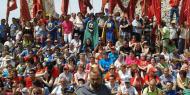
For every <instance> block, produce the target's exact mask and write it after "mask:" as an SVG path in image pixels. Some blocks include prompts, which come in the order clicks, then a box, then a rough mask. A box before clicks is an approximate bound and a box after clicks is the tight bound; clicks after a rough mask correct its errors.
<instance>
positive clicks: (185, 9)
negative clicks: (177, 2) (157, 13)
mask: <svg viewBox="0 0 190 95" xmlns="http://www.w3.org/2000/svg"><path fill="white" fill-rule="evenodd" d="M189 3H190V0H183V1H182V5H181V11H180V16H179V24H181V25H182V24H183V23H184V22H185V21H188V23H189V24H190V22H189V16H190V15H189V13H190V12H189V11H190V9H189V6H190V4H189Z"/></svg>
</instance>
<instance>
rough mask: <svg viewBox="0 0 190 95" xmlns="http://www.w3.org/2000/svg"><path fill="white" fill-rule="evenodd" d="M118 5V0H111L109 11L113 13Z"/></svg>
mask: <svg viewBox="0 0 190 95" xmlns="http://www.w3.org/2000/svg"><path fill="white" fill-rule="evenodd" d="M116 5H117V0H109V13H110V14H113V10H114V8H115V6H116Z"/></svg>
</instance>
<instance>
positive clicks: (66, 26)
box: [62, 21, 73, 34]
mask: <svg viewBox="0 0 190 95" xmlns="http://www.w3.org/2000/svg"><path fill="white" fill-rule="evenodd" d="M62 27H63V29H64V34H70V33H71V32H72V31H73V23H72V22H71V21H64V22H63V23H62Z"/></svg>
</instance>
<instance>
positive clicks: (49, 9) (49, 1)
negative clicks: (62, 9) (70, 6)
mask: <svg viewBox="0 0 190 95" xmlns="http://www.w3.org/2000/svg"><path fill="white" fill-rule="evenodd" d="M42 3H43V9H44V12H45V14H46V15H48V16H54V17H57V13H56V12H55V4H54V0H43V1H42Z"/></svg>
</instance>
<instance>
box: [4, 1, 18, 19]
mask: <svg viewBox="0 0 190 95" xmlns="http://www.w3.org/2000/svg"><path fill="white" fill-rule="evenodd" d="M15 9H17V4H16V0H8V1H7V13H6V19H7V20H8V18H9V13H10V11H13V10H15Z"/></svg>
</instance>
